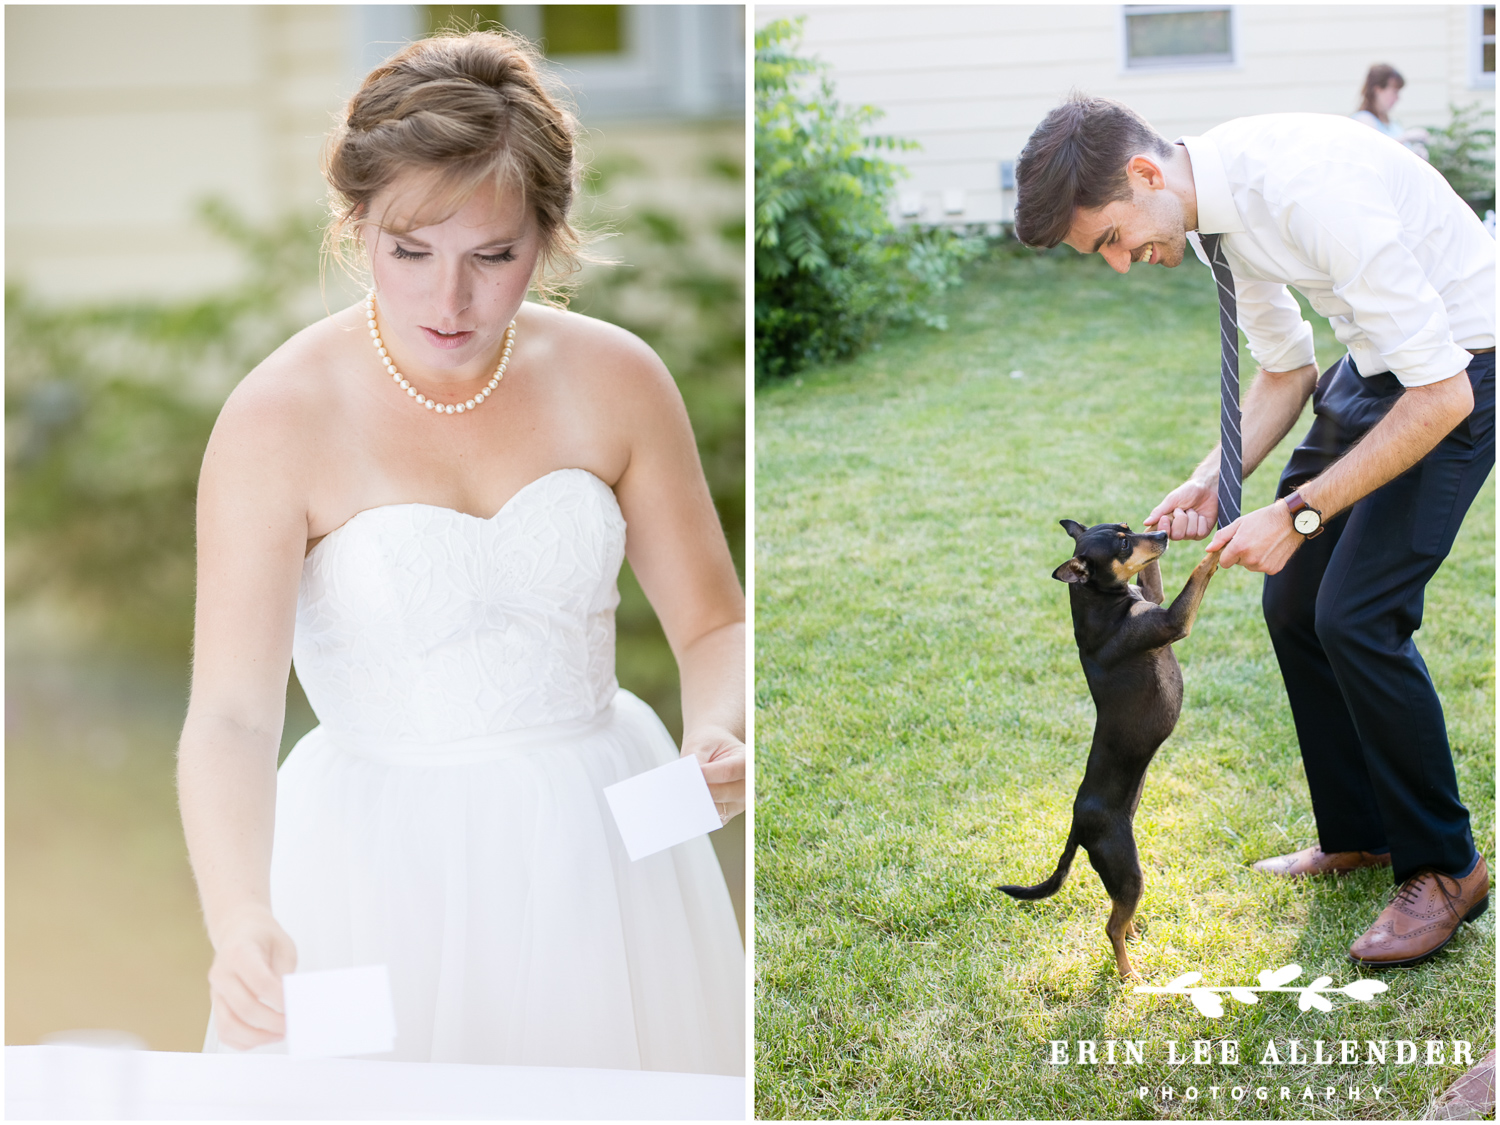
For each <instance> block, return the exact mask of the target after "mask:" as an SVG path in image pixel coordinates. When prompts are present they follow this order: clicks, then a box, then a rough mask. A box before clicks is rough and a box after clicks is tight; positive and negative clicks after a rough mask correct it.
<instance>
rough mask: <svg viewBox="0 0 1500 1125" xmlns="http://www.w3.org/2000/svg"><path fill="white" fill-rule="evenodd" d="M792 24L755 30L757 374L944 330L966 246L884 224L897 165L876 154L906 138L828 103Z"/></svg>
mask: <svg viewBox="0 0 1500 1125" xmlns="http://www.w3.org/2000/svg"><path fill="white" fill-rule="evenodd" d="M799 29H800V24H798V23H797V22H794V21H788V20H776V21H774V22H772V23H770V24H768V25H766V26H765V27H764V28H762V29H761V30H760V31H758V32H756V35H755V373H756V379H757V381H764V380H767V379H772V378H776V377H778V376H785V375H790V374H791V373H793V372H795V371H797V370H798V369H799V368H801V367H803V366H805V365H807V364H809V363H816V362H819V361H822V360H827V359H835V358H838V357H841V356H847V355H851V354H853V353H854V352H855V351H857V350H859V349H860V348H861V347H863V346H864V345H865V344H866V343H867V342H869V340H870V339H871V338H872V337H873V336H875V335H876V334H877V333H878V332H879V331H880V330H881V329H882V328H883V327H885V326H886V325H887V324H889V323H892V322H902V321H915V322H920V323H923V324H926V325H928V326H930V327H934V328H943V327H946V321H945V319H944V317H943V315H942V313H941V312H940V311H939V310H938V298H939V297H940V296H941V295H942V293H943V291H944V290H945V289H947V288H949V287H951V286H953V285H956V284H958V283H959V280H960V275H959V266H960V265H961V264H962V263H963V262H964V261H965V260H967V259H968V258H970V257H972V256H973V255H974V254H975V253H976V251H977V247H976V245H975V244H974V242H973V240H969V239H964V238H960V237H959V236H957V235H955V234H953V233H952V232H950V231H947V230H944V229H941V228H938V229H926V230H924V229H921V228H918V227H916V226H910V227H905V228H901V229H899V230H898V229H897V228H896V226H895V224H894V223H892V222H891V219H890V216H889V214H888V204H889V200H890V194H891V191H892V189H893V188H894V187H895V184H896V181H897V179H898V178H899V177H900V176H902V175H903V174H904V169H902V168H901V167H900V165H898V164H894V163H892V162H890V161H888V160H886V159H884V158H883V157H881V156H880V155H879V150H880V149H887V150H890V151H899V150H905V149H911V148H915V147H916V145H915V143H914V142H912V141H904V140H899V139H896V138H893V137H884V136H866V135H864V132H863V131H864V129H865V127H866V126H868V125H870V124H872V123H873V122H875V121H876V120H878V119H879V117H880V111H879V110H877V109H875V108H874V107H872V106H859V107H848V106H843V105H841V104H840V103H839V102H838V101H837V99H836V98H835V97H834V89H833V84H832V83H831V82H830V81H829V80H828V78H827V77H826V76H824V77H819V76H820V75H821V74H822V72H823V71H824V70H826V67H825V66H824V65H823V64H821V63H818V62H815V61H813V60H810V59H804V58H800V57H798V55H797V54H796V53H795V48H796V40H797V37H798V34H799ZM814 78H817V82H816V84H815V89H813V90H811V91H805V90H804V89H803V87H804V86H805V85H807V84H808V83H810V82H811V81H812V80H813V79H814Z"/></svg>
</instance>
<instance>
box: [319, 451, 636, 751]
mask: <svg viewBox="0 0 1500 1125" xmlns="http://www.w3.org/2000/svg"><path fill="white" fill-rule="evenodd" d="M624 556H625V520H624V517H623V516H621V514H620V508H619V505H618V504H617V503H616V502H615V495H614V493H613V492H612V491H611V490H610V488H609V486H608V485H607V484H605V483H604V482H603V481H602V480H600V479H599V478H598V477H596V476H594V475H593V474H592V473H590V472H588V471H586V470H584V469H559V470H557V471H556V472H552V473H548V474H547V475H546V476H544V477H541V478H539V479H538V480H535V481H533V482H532V483H530V484H528V485H527V486H526V487H525V488H523V489H521V491H519V492H517V493H516V494H515V495H514V496H513V497H511V499H510V501H509V502H508V503H507V504H506V505H505V507H504V508H502V509H501V510H500V511H499V512H498V513H496V514H495V515H494V516H493V517H491V518H490V519H487V520H486V519H480V518H478V517H477V516H470V515H466V514H464V513H463V512H457V511H454V510H452V509H450V508H439V507H434V506H432V505H430V504H392V505H387V506H385V507H380V508H369V509H367V510H365V511H363V512H360V513H358V514H357V515H355V516H354V517H352V518H351V519H350V520H349V521H348V522H347V523H345V524H343V525H342V526H341V527H338V528H336V529H335V530H333V531H332V532H330V533H329V534H328V535H327V536H325V537H324V538H323V539H322V541H321V542H319V543H318V544H317V546H316V547H314V548H313V550H312V552H311V553H310V554H309V555H308V556H307V559H306V561H305V562H304V563H303V567H302V583H301V588H300V589H299V591H298V596H297V627H296V635H295V639H294V641H293V645H292V654H293V661H294V663H295V665H296V669H297V678H298V679H299V680H300V681H301V683H302V687H303V690H304V691H306V692H307V698H308V700H309V702H311V704H312V707H313V710H314V711H315V712H316V713H317V716H318V719H319V721H320V722H321V723H322V724H323V726H324V727H325V729H327V731H328V732H329V733H330V734H332V735H334V736H335V737H341V738H347V739H355V740H370V741H381V742H391V741H399V742H419V743H436V742H450V741H456V740H459V739H465V738H475V737H479V736H482V735H487V734H497V733H500V732H502V731H510V730H517V729H521V728H525V727H534V726H541V725H544V724H547V723H554V722H559V721H562V720H566V719H584V718H589V717H592V716H593V715H595V714H596V713H597V712H598V711H599V710H600V709H601V708H603V707H604V706H605V705H606V704H608V703H609V701H610V700H611V699H612V698H613V697H614V693H615V690H616V683H615V617H614V611H615V607H616V606H617V605H618V604H619V601H620V595H619V591H618V589H617V587H616V579H617V578H618V576H619V571H620V563H621V562H622V560H623V559H624Z"/></svg>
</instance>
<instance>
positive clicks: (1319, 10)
mask: <svg viewBox="0 0 1500 1125" xmlns="http://www.w3.org/2000/svg"><path fill="white" fill-rule="evenodd" d="M799 15H803V16H806V17H807V18H806V22H805V24H804V34H803V40H802V43H803V52H802V53H803V54H805V55H812V56H817V57H819V58H821V59H822V60H823V61H825V62H827V63H829V64H831V66H832V77H833V80H834V82H835V84H836V87H837V93H838V97H839V99H840V100H841V101H843V102H845V103H847V104H852V105H863V104H868V105H874V106H878V107H879V108H881V109H883V110H884V111H885V114H886V116H885V117H884V118H883V119H882V120H881V121H880V122H879V123H878V124H877V125H876V126H875V127H874V129H873V130H872V131H874V132H879V133H887V134H891V135H894V136H899V137H907V138H910V139H912V140H915V141H918V142H919V143H920V144H921V146H922V148H921V150H920V151H917V152H908V153H897V154H895V155H894V156H892V157H891V158H892V159H897V160H900V161H902V162H904V163H905V164H906V165H907V167H908V169H909V170H910V172H911V176H910V177H909V178H908V179H907V180H905V181H904V182H903V185H902V187H901V189H900V191H901V194H903V195H914V194H919V195H920V197H921V203H922V211H921V214H920V216H919V217H920V219H921V220H922V221H926V222H944V221H946V222H971V223H993V222H996V221H1000V220H1002V219H1008V218H1009V217H1010V207H1011V205H1012V203H1013V195H1014V193H1012V192H1006V193H1003V194H1002V192H1001V191H1000V186H999V185H1000V176H999V165H1000V161H1001V160H1013V159H1015V157H1016V154H1017V153H1019V152H1020V150H1021V146H1022V145H1023V144H1025V142H1026V138H1027V137H1028V136H1030V134H1031V130H1032V129H1033V128H1035V127H1036V125H1037V123H1038V122H1039V121H1040V120H1041V119H1042V117H1043V116H1045V115H1046V113H1047V111H1048V110H1050V109H1051V108H1052V107H1053V106H1055V105H1056V104H1057V103H1058V101H1059V100H1061V99H1062V98H1063V97H1064V96H1065V95H1066V94H1067V93H1068V91H1069V90H1070V89H1071V88H1073V87H1075V86H1076V87H1079V88H1081V89H1083V90H1086V91H1087V92H1089V93H1091V94H1099V95H1103V96H1105V97H1111V98H1117V99H1119V100H1120V101H1123V102H1126V103H1127V104H1129V105H1130V106H1132V107H1133V108H1134V109H1136V110H1137V111H1138V112H1140V113H1141V114H1142V115H1143V116H1144V117H1145V118H1146V119H1147V120H1148V121H1150V122H1151V123H1152V124H1153V125H1154V126H1156V128H1157V129H1158V130H1160V131H1161V132H1162V133H1163V134H1164V135H1165V136H1167V137H1168V138H1176V137H1179V136H1183V135H1191V134H1194V133H1201V132H1202V131H1204V130H1205V129H1209V128H1211V127H1213V126H1214V125H1216V124H1219V123H1220V122H1223V121H1227V120H1230V119H1232V118H1235V117H1243V116H1246V115H1249V114H1255V113H1279V112H1286V111H1306V112H1314V113H1339V114H1346V113H1350V112H1351V111H1353V110H1354V109H1355V108H1356V107H1357V105H1358V101H1359V91H1360V87H1361V85H1362V84H1363V82H1364V76H1365V72H1366V70H1368V68H1369V67H1370V66H1371V64H1373V63H1377V62H1385V63H1390V64H1391V65H1392V66H1394V67H1396V69H1398V70H1399V71H1401V72H1402V74H1403V75H1404V76H1405V78H1406V87H1405V89H1404V90H1403V91H1402V96H1401V101H1400V103H1399V104H1398V105H1397V107H1396V111H1395V114H1394V116H1395V117H1396V118H1397V119H1398V120H1400V121H1401V122H1402V123H1403V124H1406V125H1429V126H1430V125H1439V124H1443V123H1445V122H1446V121H1447V119H1448V109H1447V107H1448V103H1449V102H1450V101H1451V102H1457V103H1458V104H1461V105H1463V104H1469V103H1473V102H1478V103H1480V104H1482V105H1483V106H1485V107H1486V108H1487V109H1488V110H1489V111H1490V112H1491V113H1493V111H1494V105H1495V91H1494V85H1493V82H1491V83H1490V84H1489V85H1488V87H1487V88H1475V87H1474V86H1472V85H1471V81H1470V63H1469V51H1470V50H1471V49H1472V48H1471V45H1470V42H1469V40H1470V38H1471V34H1472V32H1471V27H1470V22H1471V21H1470V10H1469V9H1468V8H1466V7H1461V6H1455V5H1375V4H1361V5H1349V6H1332V5H1295V6H1293V5H1269V4H1264V5H1262V4H1247V5H1240V6H1237V7H1236V8H1235V12H1234V17H1235V29H1236V35H1237V37H1238V42H1237V43H1236V56H1237V63H1236V64H1235V65H1234V66H1226V67H1199V68H1181V69H1166V68H1162V69H1152V70H1132V71H1129V72H1127V71H1126V70H1125V69H1124V66H1123V57H1122V34H1123V32H1122V9H1121V8H1120V7H1119V6H1118V5H1065V4H1057V5H1044V4H1034V5H1025V4H1016V5H979V6H957V5H954V6H949V5H932V6H922V7H909V6H881V5H858V6H838V7H833V6H803V7H793V6H790V5H785V4H758V5H756V8H755V22H756V26H757V27H760V26H764V25H765V24H766V23H768V22H769V21H771V20H773V19H780V18H792V17H795V16H799ZM954 191H961V192H962V193H963V199H962V202H963V212H962V213H961V214H951V213H948V212H947V211H946V209H945V206H944V195H945V193H952V192H954Z"/></svg>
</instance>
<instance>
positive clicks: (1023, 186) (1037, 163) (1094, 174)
mask: <svg viewBox="0 0 1500 1125" xmlns="http://www.w3.org/2000/svg"><path fill="white" fill-rule="evenodd" d="M1142 152H1149V153H1151V154H1153V155H1155V156H1158V157H1161V158H1166V157H1167V156H1170V155H1171V152H1172V146H1171V145H1170V144H1168V143H1167V141H1166V139H1165V138H1163V137H1162V136H1161V134H1159V133H1158V132H1157V131H1156V130H1155V129H1153V128H1151V126H1150V125H1147V124H1146V122H1145V119H1144V118H1142V117H1141V115H1140V114H1138V113H1136V111H1135V110H1133V109H1131V108H1130V107H1129V106H1128V105H1121V104H1120V103H1119V102H1115V101H1110V100H1109V99H1108V98H1091V97H1089V96H1088V95H1086V94H1083V93H1080V92H1079V91H1077V90H1074V91H1073V92H1072V93H1071V94H1069V95H1068V100H1067V101H1065V102H1063V104H1062V105H1060V106H1058V107H1057V108H1056V109H1054V110H1053V111H1052V112H1051V113H1049V114H1047V116H1046V117H1045V118H1043V120H1042V123H1041V124H1040V125H1038V126H1037V127H1036V131H1035V132H1034V133H1032V134H1031V138H1030V139H1029V140H1028V141H1027V142H1026V147H1025V148H1023V149H1022V150H1021V155H1020V157H1019V158H1017V160H1016V238H1018V239H1020V241H1021V242H1023V243H1025V244H1026V245H1027V246H1033V247H1036V248H1038V249H1051V248H1052V247H1053V246H1056V245H1057V244H1058V243H1059V242H1061V241H1062V240H1063V239H1064V238H1065V237H1067V234H1068V228H1069V227H1071V226H1072V225H1073V212H1074V211H1075V210H1076V209H1078V208H1080V207H1083V208H1087V209H1089V210H1093V209H1094V208H1097V207H1103V206H1104V205H1105V204H1108V203H1114V202H1116V201H1118V200H1123V199H1129V198H1131V189H1130V181H1129V179H1128V178H1127V177H1126V175H1125V164H1126V162H1127V161H1129V159H1130V158H1131V157H1132V156H1135V155H1137V154H1138V153H1142Z"/></svg>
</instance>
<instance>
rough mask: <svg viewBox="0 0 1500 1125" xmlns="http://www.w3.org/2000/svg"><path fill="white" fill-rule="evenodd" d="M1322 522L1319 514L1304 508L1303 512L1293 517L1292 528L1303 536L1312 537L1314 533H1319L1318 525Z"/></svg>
mask: <svg viewBox="0 0 1500 1125" xmlns="http://www.w3.org/2000/svg"><path fill="white" fill-rule="evenodd" d="M1322 522H1323V521H1322V519H1320V518H1319V517H1318V513H1317V512H1314V511H1310V510H1308V509H1307V508H1303V509H1302V511H1300V512H1298V513H1297V514H1296V515H1295V516H1293V517H1292V526H1293V527H1295V528H1296V529H1297V530H1298V531H1300V532H1301V533H1302V534H1303V535H1310V534H1312V533H1313V532H1314V531H1317V530H1318V525H1319V524H1320V523H1322Z"/></svg>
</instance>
